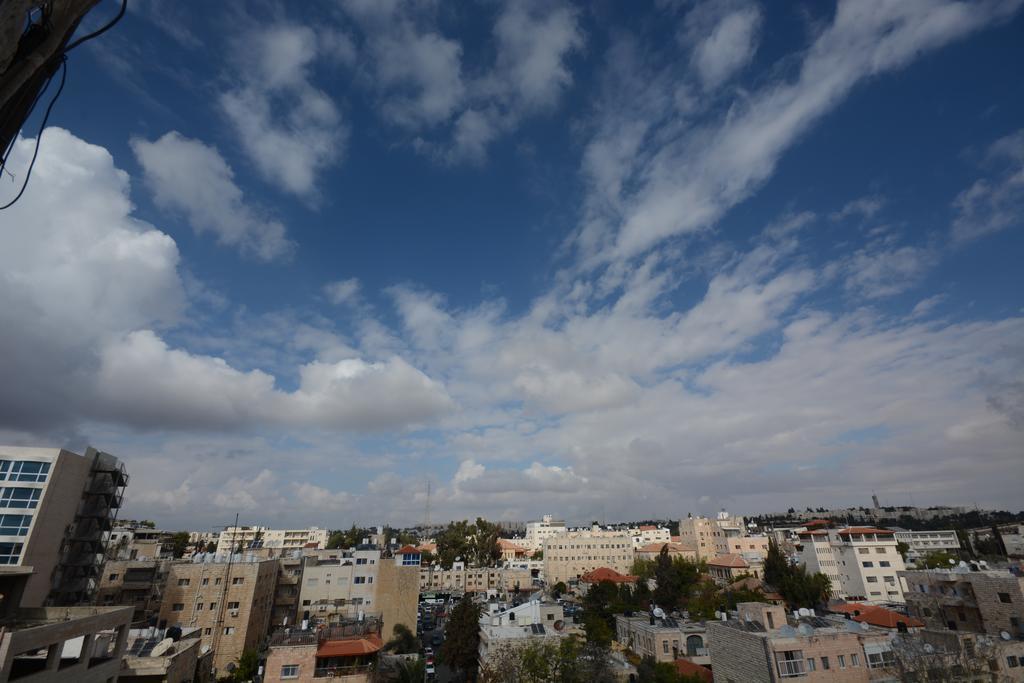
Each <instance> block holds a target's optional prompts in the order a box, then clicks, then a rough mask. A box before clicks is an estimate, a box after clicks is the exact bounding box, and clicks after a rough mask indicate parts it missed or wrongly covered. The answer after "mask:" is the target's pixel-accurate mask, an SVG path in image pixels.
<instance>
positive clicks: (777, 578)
mask: <svg viewBox="0 0 1024 683" xmlns="http://www.w3.org/2000/svg"><path fill="white" fill-rule="evenodd" d="M764 580H765V581H766V582H767V583H769V584H771V585H772V586H774V587H775V589H776V590H778V591H779V594H780V595H782V597H783V599H785V601H786V604H787V605H789V606H790V607H791V608H796V607H816V606H817V605H819V604H821V603H824V602H828V596H829V593H830V592H831V590H832V582H831V581H830V580H829V578H828V577H827V576H825V575H824V574H821V573H818V574H808V573H807V570H806V569H805V568H803V567H797V566H794V565H793V564H790V562H789V560H787V559H786V556H785V555H783V554H782V550H781V549H780V548H779V546H778V544H777V543H776V542H775V539H771V540H769V541H768V555H767V556H766V557H765V561H764Z"/></svg>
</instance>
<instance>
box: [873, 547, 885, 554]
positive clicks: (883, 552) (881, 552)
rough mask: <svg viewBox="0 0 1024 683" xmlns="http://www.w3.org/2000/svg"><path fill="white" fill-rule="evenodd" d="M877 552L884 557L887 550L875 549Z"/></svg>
mask: <svg viewBox="0 0 1024 683" xmlns="http://www.w3.org/2000/svg"><path fill="white" fill-rule="evenodd" d="M875 552H876V553H878V554H879V555H884V554H885V548H875Z"/></svg>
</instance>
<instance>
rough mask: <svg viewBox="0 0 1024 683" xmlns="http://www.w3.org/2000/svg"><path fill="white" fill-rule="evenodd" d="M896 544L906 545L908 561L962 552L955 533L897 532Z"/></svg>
mask: <svg viewBox="0 0 1024 683" xmlns="http://www.w3.org/2000/svg"><path fill="white" fill-rule="evenodd" d="M896 542H897V543H906V544H907V545H908V546H909V547H910V550H908V551H907V559H908V560H916V559H917V558H919V557H924V556H925V555H927V554H928V553H934V552H947V553H952V554H954V555H955V554H956V553H957V551H959V550H960V539H958V538H957V537H956V532H955V531H952V530H950V531H896Z"/></svg>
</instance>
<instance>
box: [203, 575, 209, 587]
mask: <svg viewBox="0 0 1024 683" xmlns="http://www.w3.org/2000/svg"><path fill="white" fill-rule="evenodd" d="M203 585H204V586H209V585H210V577H208V576H207V577H204V578H203Z"/></svg>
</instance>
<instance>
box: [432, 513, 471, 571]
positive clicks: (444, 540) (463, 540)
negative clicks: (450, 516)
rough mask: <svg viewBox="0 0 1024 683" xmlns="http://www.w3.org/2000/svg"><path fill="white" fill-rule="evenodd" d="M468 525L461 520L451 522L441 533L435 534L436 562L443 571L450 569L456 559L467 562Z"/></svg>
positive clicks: (468, 546) (468, 559)
mask: <svg viewBox="0 0 1024 683" xmlns="http://www.w3.org/2000/svg"><path fill="white" fill-rule="evenodd" d="M469 536H470V525H469V522H467V521H465V520H463V521H459V522H451V523H449V524H448V526H446V527H445V528H444V529H442V530H441V533H439V534H437V537H436V538H435V542H436V543H437V560H438V562H439V563H440V564H441V567H442V568H444V569H451V566H452V563H453V562H455V561H456V560H458V559H460V558H461V559H462V560H463V561H466V562H469V561H470V558H469V554H470V540H469Z"/></svg>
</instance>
